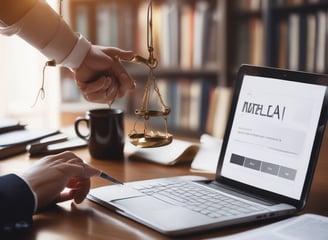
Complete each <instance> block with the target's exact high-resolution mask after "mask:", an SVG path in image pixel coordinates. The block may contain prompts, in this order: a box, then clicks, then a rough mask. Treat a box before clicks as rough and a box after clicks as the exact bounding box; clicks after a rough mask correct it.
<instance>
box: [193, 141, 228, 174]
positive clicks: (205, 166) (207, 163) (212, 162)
mask: <svg viewBox="0 0 328 240" xmlns="http://www.w3.org/2000/svg"><path fill="white" fill-rule="evenodd" d="M200 143H201V144H200V149H199V150H198V152H197V154H196V156H195V158H194V160H193V162H192V164H191V168H192V170H196V171H204V172H209V173H216V167H217V164H218V160H219V155H220V151H221V145H222V140H221V139H219V138H216V137H213V136H210V135H208V134H203V135H202V136H201V138H200Z"/></svg>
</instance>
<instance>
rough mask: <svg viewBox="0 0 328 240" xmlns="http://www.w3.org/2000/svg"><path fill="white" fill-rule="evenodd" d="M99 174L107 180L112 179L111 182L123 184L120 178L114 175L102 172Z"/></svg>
mask: <svg viewBox="0 0 328 240" xmlns="http://www.w3.org/2000/svg"><path fill="white" fill-rule="evenodd" d="M99 176H100V177H101V178H103V179H106V180H108V181H111V182H113V183H115V184H121V185H123V183H122V182H120V181H119V180H117V179H115V178H113V177H112V176H110V175H108V174H107V173H104V172H101V173H100V175H99Z"/></svg>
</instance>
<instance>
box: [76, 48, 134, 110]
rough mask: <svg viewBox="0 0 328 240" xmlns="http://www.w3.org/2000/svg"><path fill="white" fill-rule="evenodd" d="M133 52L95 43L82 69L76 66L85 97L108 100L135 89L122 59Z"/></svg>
mask: <svg viewBox="0 0 328 240" xmlns="http://www.w3.org/2000/svg"><path fill="white" fill-rule="evenodd" d="M133 56H134V53H133V52H131V51H123V50H121V49H118V48H112V47H107V48H105V47H100V46H95V45H92V46H91V48H90V51H89V52H88V54H87V56H86V57H85V59H84V60H83V62H82V64H81V65H80V67H79V68H77V69H74V70H73V71H74V73H75V80H76V83H77V85H78V87H79V88H80V90H81V92H82V94H83V96H84V98H85V99H86V100H88V101H90V102H97V103H109V104H111V103H112V102H114V100H115V98H120V97H123V96H124V95H125V94H126V92H127V91H129V90H132V89H134V88H135V81H134V80H133V79H132V78H131V77H130V76H129V74H128V73H127V71H126V70H125V68H124V66H123V65H122V64H121V62H120V59H123V60H130V59H132V58H133Z"/></svg>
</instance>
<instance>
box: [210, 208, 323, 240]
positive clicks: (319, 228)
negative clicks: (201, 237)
mask: <svg viewBox="0 0 328 240" xmlns="http://www.w3.org/2000/svg"><path fill="white" fill-rule="evenodd" d="M214 239H219V240H260V239H261V240H262V239H274V240H296V239H297V240H312V239H315V240H326V239H328V217H325V216H321V215H317V214H303V215H300V216H296V217H292V218H288V219H285V220H282V221H279V222H276V223H273V224H269V225H267V226H264V227H259V228H256V229H253V230H249V231H246V232H241V233H237V234H233V235H230V236H227V237H219V238H211V240H214Z"/></svg>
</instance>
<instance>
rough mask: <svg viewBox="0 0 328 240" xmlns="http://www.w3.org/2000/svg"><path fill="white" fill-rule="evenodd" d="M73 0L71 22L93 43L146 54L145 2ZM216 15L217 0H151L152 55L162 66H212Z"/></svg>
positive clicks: (146, 3)
mask: <svg viewBox="0 0 328 240" xmlns="http://www.w3.org/2000/svg"><path fill="white" fill-rule="evenodd" d="M73 3H74V4H73ZM73 3H72V5H71V12H72V18H73V19H72V22H71V24H72V25H73V27H74V28H75V30H76V31H78V32H81V33H82V34H84V35H85V36H87V37H88V38H89V39H90V40H91V41H92V42H94V43H96V44H99V45H104V46H114V47H119V48H122V49H127V50H133V51H136V52H137V53H138V54H140V55H144V56H148V48H147V47H148V46H147V42H148V41H147V26H148V25H149V24H148V22H147V9H148V3H149V2H148V1H115V0H112V1H99V2H97V1H95V2H93V1H82V2H74V1H73ZM217 13H218V11H217V9H216V1H208V0H196V1H160V2H156V1H153V10H152V31H153V44H154V53H155V57H157V58H158V59H159V62H160V64H161V66H168V67H172V66H174V67H177V66H180V67H183V68H193V67H196V68H197V67H202V66H206V65H211V64H213V63H214V64H215V63H216V61H217V51H218V43H217V41H218V21H219V16H218V14H217ZM148 40H150V39H148Z"/></svg>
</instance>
